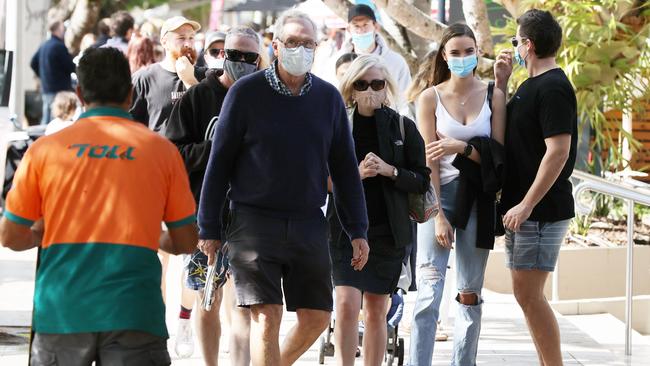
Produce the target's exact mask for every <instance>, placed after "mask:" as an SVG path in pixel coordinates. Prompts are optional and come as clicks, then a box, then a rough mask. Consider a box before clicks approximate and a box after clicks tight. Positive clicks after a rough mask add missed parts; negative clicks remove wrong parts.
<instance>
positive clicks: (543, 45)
mask: <svg viewBox="0 0 650 366" xmlns="http://www.w3.org/2000/svg"><path fill="white" fill-rule="evenodd" d="M517 24H518V25H519V26H518V28H517V35H516V36H515V37H513V39H512V44H513V46H514V48H515V50H514V60H515V62H516V63H518V64H519V65H521V66H524V67H526V69H527V70H528V76H529V77H528V79H527V80H525V81H524V82H523V83H522V84H521V85H520V86H519V88H518V89H517V91H516V92H515V94H514V95H513V96H512V98H511V99H510V101H509V102H508V106H507V127H506V139H505V148H506V159H507V173H506V175H507V179H506V180H505V184H504V187H503V192H502V196H501V204H502V207H501V213H502V214H503V215H504V216H503V224H504V226H505V228H506V230H507V231H506V254H507V258H506V262H507V263H506V264H507V266H508V267H509V268H510V269H511V274H512V280H513V291H514V294H515V297H516V298H517V302H518V303H519V304H520V306H521V307H522V309H523V311H524V315H525V316H526V321H527V323H528V327H529V330H530V333H531V335H532V337H533V340H534V343H535V347H536V348H537V353H538V356H539V360H540V364H542V365H561V364H562V353H561V350H560V334H559V333H560V332H559V328H558V325H557V321H556V319H555V316H554V315H553V310H552V309H551V307H550V306H549V304H548V302H547V301H546V298H545V297H544V284H545V282H546V279H547V278H548V274H549V272H552V271H553V270H554V269H555V265H556V262H557V257H558V254H559V250H560V246H561V244H562V242H563V241H564V236H565V235H566V232H567V230H568V226H569V222H570V221H571V218H573V216H574V204H573V195H572V187H571V182H570V181H569V178H570V177H571V173H572V172H573V167H574V164H575V159H576V143H577V103H576V96H575V92H574V91H573V87H572V86H571V83H570V81H569V79H568V78H567V76H566V75H565V73H564V71H562V69H560V68H559V67H558V65H557V64H556V62H555V55H556V53H557V50H558V49H559V48H560V45H561V42H562V28H561V27H560V25H559V24H558V23H557V21H556V20H555V19H554V18H553V16H552V15H551V13H549V12H546V11H540V10H536V9H532V10H529V11H527V12H526V13H524V14H523V15H522V16H521V17H520V18H519V19H517ZM512 59H513V57H512V53H511V52H507V51H505V52H502V53H501V54H500V55H499V57H498V58H497V62H496V63H495V66H494V72H495V79H496V84H497V86H498V87H499V88H501V89H502V90H503V91H504V92H505V91H506V87H507V83H508V79H509V77H510V74H511V72H512V66H511V64H512Z"/></svg>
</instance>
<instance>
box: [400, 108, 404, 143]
mask: <svg viewBox="0 0 650 366" xmlns="http://www.w3.org/2000/svg"><path fill="white" fill-rule="evenodd" d="M399 133H400V135H402V142H404V116H402V115H401V114H400V115H399Z"/></svg>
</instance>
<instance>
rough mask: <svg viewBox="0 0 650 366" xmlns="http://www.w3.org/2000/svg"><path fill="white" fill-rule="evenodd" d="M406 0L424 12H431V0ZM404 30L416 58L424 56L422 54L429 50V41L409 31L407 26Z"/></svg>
mask: <svg viewBox="0 0 650 366" xmlns="http://www.w3.org/2000/svg"><path fill="white" fill-rule="evenodd" d="M408 2H409V3H410V4H411V5H413V6H414V7H416V8H417V9H420V10H421V11H422V12H424V13H425V14H431V0H408ZM406 30H407V34H408V41H409V43H410V45H411V49H412V50H413V52H415V55H416V56H417V57H418V58H422V57H424V55H426V54H427V52H429V45H430V44H431V41H430V40H428V39H425V38H422V37H420V36H418V35H417V34H415V33H413V32H411V31H410V30H409V29H408V28H406Z"/></svg>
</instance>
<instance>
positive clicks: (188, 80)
mask: <svg viewBox="0 0 650 366" xmlns="http://www.w3.org/2000/svg"><path fill="white" fill-rule="evenodd" d="M175 66H176V74H178V78H179V79H181V81H182V82H183V84H185V87H187V88H189V87H190V86H192V85H196V84H198V83H199V81H198V80H196V77H195V76H194V65H192V63H191V62H190V60H189V59H188V58H187V56H181V57H179V58H178V59H177V60H176V65H175Z"/></svg>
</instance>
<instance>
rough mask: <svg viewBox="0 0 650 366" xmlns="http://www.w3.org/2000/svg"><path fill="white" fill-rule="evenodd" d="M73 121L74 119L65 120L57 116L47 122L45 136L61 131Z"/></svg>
mask: <svg viewBox="0 0 650 366" xmlns="http://www.w3.org/2000/svg"><path fill="white" fill-rule="evenodd" d="M73 123H74V121H70V120H68V121H64V120H62V119H61V118H55V119H53V120H52V121H51V122H50V123H48V124H47V127H45V136H47V135H51V134H53V133H55V132H59V131H61V130H62V129H64V128H66V127H68V126H71V125H72V124H73Z"/></svg>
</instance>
